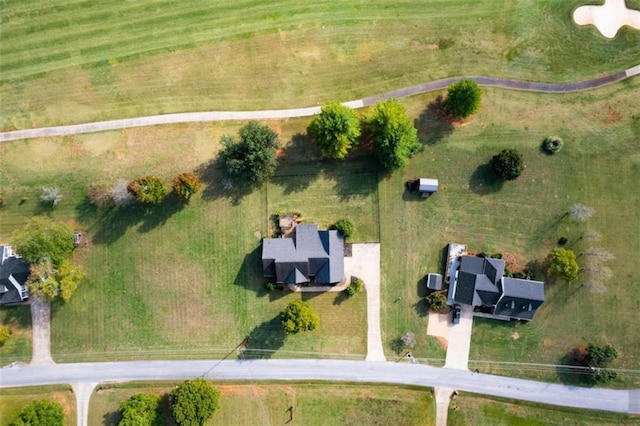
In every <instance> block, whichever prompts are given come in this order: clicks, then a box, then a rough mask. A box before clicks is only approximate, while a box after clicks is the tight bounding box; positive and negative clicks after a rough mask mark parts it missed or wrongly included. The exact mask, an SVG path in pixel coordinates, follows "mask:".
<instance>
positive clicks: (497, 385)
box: [0, 359, 640, 414]
mask: <svg viewBox="0 0 640 426" xmlns="http://www.w3.org/2000/svg"><path fill="white" fill-rule="evenodd" d="M194 377H206V378H208V379H211V380H247V381H250V382H252V381H260V380H285V381H286V380H298V381H305V380H327V381H338V382H340V381H343V382H362V383H366V382H369V383H388V384H399V385H414V386H427V387H434V386H440V387H447V388H455V389H458V390H461V391H467V392H473V393H477V394H484V395H492V396H498V397H505V398H513V399H518V400H524V401H533V402H539V403H544V404H551V405H560V406H565V407H575V408H583V409H595V410H604V411H614V412H620V413H635V414H640V390H631V391H629V390H611V389H595V388H583V387H574V386H564V385H558V384H551V383H543V382H535V381H530V380H521V379H513V378H509V377H501V376H492V375H487V374H478V373H472V372H469V371H462V370H452V369H446V368H436V367H429V366H425V365H419V364H410V363H393V362H367V361H338V360H301V359H289V360H284V359H282V360H253V361H231V360H229V361H218V360H207V361H133V362H105V363H77V364H55V365H34V366H14V367H5V368H3V369H1V370H0V387H19V386H37V385H49V384H66V383H104V382H125V381H132V380H144V381H149V380H184V379H189V378H194Z"/></svg>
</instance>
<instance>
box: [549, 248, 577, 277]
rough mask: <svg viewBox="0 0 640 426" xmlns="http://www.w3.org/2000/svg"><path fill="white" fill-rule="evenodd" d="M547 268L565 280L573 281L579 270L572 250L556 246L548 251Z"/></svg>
mask: <svg viewBox="0 0 640 426" xmlns="http://www.w3.org/2000/svg"><path fill="white" fill-rule="evenodd" d="M549 269H550V270H551V273H553V274H554V275H556V276H558V277H560V278H562V279H564V280H565V281H567V282H572V281H575V280H576V278H578V272H579V271H580V267H579V266H578V262H577V260H576V254H575V253H574V252H573V250H570V249H566V248H563V247H556V248H554V249H553V250H551V253H549Z"/></svg>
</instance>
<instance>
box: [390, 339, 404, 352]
mask: <svg viewBox="0 0 640 426" xmlns="http://www.w3.org/2000/svg"><path fill="white" fill-rule="evenodd" d="M389 347H390V348H391V350H392V351H393V352H394V353H395V354H396V355H400V354H401V353H402V352H403V351H404V343H402V337H394V338H393V339H391V340H390V341H389Z"/></svg>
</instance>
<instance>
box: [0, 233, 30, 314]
mask: <svg viewBox="0 0 640 426" xmlns="http://www.w3.org/2000/svg"><path fill="white" fill-rule="evenodd" d="M8 250H9V247H8V246H4V245H0V305H7V304H11V303H20V302H22V301H23V299H22V297H21V296H20V292H19V291H18V289H17V288H16V287H15V285H14V284H13V283H12V282H11V278H13V280H15V281H16V282H17V283H18V284H19V285H20V286H24V284H25V282H26V281H27V278H28V277H29V265H28V264H27V263H26V262H24V261H23V260H22V258H19V257H15V256H9V257H7V256H5V255H6V254H7V253H8Z"/></svg>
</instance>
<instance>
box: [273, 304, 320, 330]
mask: <svg viewBox="0 0 640 426" xmlns="http://www.w3.org/2000/svg"><path fill="white" fill-rule="evenodd" d="M280 322H281V323H282V326H283V327H284V331H285V332H286V333H287V334H296V333H299V332H301V331H312V330H315V329H316V328H318V327H319V326H320V317H318V314H316V313H315V312H314V310H313V309H312V308H311V306H309V304H308V303H306V302H303V301H302V300H294V301H293V302H291V303H289V304H288V305H287V307H286V308H285V309H284V311H282V312H281V313H280Z"/></svg>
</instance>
